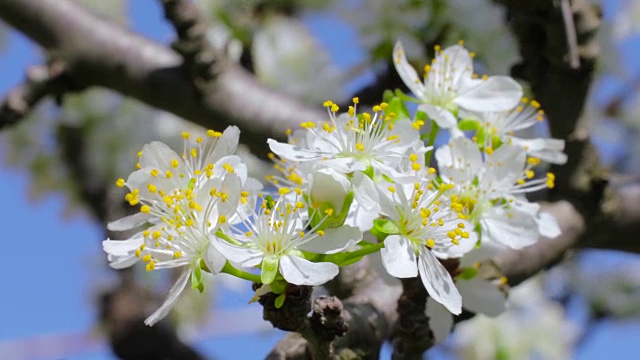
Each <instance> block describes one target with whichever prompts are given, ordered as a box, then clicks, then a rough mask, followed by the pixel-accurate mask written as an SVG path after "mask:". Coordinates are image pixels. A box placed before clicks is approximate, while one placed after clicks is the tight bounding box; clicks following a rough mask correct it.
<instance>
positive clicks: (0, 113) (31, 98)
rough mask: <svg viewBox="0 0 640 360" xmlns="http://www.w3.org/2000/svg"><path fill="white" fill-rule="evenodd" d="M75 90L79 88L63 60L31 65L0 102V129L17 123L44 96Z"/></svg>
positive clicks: (58, 94) (56, 95) (59, 94)
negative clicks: (19, 82)
mask: <svg viewBox="0 0 640 360" xmlns="http://www.w3.org/2000/svg"><path fill="white" fill-rule="evenodd" d="M76 90H80V88H79V86H77V84H75V83H74V82H73V81H72V79H71V78H70V77H69V74H68V72H67V71H66V66H65V64H64V63H63V62H61V61H53V62H51V63H49V64H47V65H37V66H31V67H30V68H28V69H27V76H26V79H25V80H24V82H23V83H22V84H20V85H18V86H17V87H15V88H14V89H13V90H11V91H9V93H8V94H7V97H6V98H5V100H4V102H2V103H0V129H2V128H4V127H5V126H9V125H13V124H15V123H17V122H18V121H19V120H20V119H22V118H23V117H25V116H26V115H27V114H28V113H29V112H30V111H31V110H32V109H33V107H34V106H35V105H36V104H37V103H38V102H39V101H40V100H42V99H43V98H45V97H46V96H49V95H51V96H55V97H56V98H59V97H60V96H62V95H63V94H64V93H67V92H70V91H76Z"/></svg>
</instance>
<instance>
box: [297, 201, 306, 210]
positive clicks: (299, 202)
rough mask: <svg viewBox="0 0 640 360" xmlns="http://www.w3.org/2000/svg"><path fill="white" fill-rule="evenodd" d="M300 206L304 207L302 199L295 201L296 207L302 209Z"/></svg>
mask: <svg viewBox="0 0 640 360" xmlns="http://www.w3.org/2000/svg"><path fill="white" fill-rule="evenodd" d="M302 208H304V203H303V202H302V201H298V202H296V209H302Z"/></svg>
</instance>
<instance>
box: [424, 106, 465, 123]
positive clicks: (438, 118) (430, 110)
mask: <svg viewBox="0 0 640 360" xmlns="http://www.w3.org/2000/svg"><path fill="white" fill-rule="evenodd" d="M418 110H421V111H424V112H425V113H427V116H429V119H431V120H433V121H435V122H436V124H438V126H440V127H441V128H443V129H451V128H455V127H456V126H457V125H458V120H457V119H456V117H455V116H454V115H453V114H452V113H451V111H449V110H447V109H445V108H442V107H440V106H435V105H431V104H422V105H420V106H419V107H418Z"/></svg>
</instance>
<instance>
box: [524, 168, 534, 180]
mask: <svg viewBox="0 0 640 360" xmlns="http://www.w3.org/2000/svg"><path fill="white" fill-rule="evenodd" d="M524 174H525V175H526V176H527V179H532V178H533V176H534V175H535V173H534V172H533V170H527V171H525V172H524Z"/></svg>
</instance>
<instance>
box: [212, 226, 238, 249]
mask: <svg viewBox="0 0 640 360" xmlns="http://www.w3.org/2000/svg"><path fill="white" fill-rule="evenodd" d="M216 236H217V237H219V238H220V239H223V240H225V241H226V242H228V243H231V244H233V245H238V246H241V245H242V244H241V243H240V242H239V241H236V240H235V239H232V238H231V237H229V235H227V234H225V233H223V232H222V230H218V231H217V232H216Z"/></svg>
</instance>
